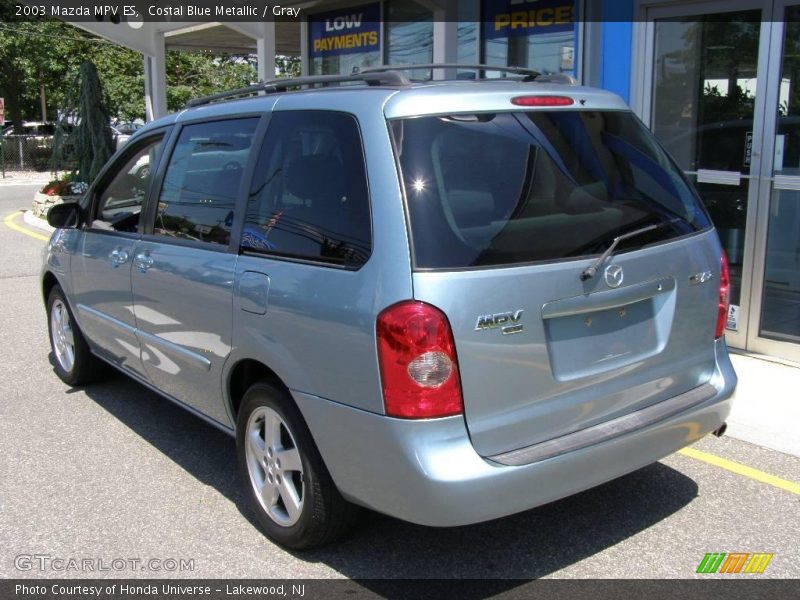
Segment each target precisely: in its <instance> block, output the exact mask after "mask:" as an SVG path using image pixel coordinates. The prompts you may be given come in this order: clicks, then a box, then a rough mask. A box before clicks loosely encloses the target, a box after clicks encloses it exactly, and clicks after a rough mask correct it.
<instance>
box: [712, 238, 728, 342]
mask: <svg viewBox="0 0 800 600" xmlns="http://www.w3.org/2000/svg"><path fill="white" fill-rule="evenodd" d="M730 303H731V274H730V270H729V269H728V256H727V255H726V254H725V251H724V250H723V251H722V259H721V265H720V271H719V308H718V309H717V329H716V332H715V333H714V337H716V338H721V337H722V336H723V335H724V334H725V325H726V324H727V323H728V307H729V306H730Z"/></svg>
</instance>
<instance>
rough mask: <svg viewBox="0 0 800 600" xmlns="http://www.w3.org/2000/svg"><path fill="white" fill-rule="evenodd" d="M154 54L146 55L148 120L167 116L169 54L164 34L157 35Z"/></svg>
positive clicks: (145, 90) (145, 75) (145, 101)
mask: <svg viewBox="0 0 800 600" xmlns="http://www.w3.org/2000/svg"><path fill="white" fill-rule="evenodd" d="M154 37H155V40H154V41H155V44H154V49H155V53H154V54H144V55H143V56H144V104H145V113H146V115H147V120H148V121H152V120H154V119H159V118H161V117H163V116H165V115H166V114H167V52H166V47H165V46H164V34H163V33H155V34H154Z"/></svg>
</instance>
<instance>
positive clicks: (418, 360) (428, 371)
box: [377, 301, 464, 419]
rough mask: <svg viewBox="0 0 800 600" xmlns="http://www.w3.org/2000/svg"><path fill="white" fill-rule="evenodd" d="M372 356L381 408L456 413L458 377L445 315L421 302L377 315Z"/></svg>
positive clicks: (412, 413)
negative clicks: (375, 353)
mask: <svg viewBox="0 0 800 600" xmlns="http://www.w3.org/2000/svg"><path fill="white" fill-rule="evenodd" d="M377 335H378V360H379V362H380V368H381V382H382V385H383V402H384V405H385V407H386V414H387V415H389V416H392V417H401V418H406V419H431V418H435V417H447V416H450V415H457V414H461V413H462V412H463V410H464V403H463V401H462V399H461V381H460V378H459V376H458V361H457V359H456V348H455V343H454V342H453V333H452V331H451V330H450V323H449V322H448V321H447V317H446V316H445V315H444V313H442V311H440V310H439V309H437V308H434V307H433V306H431V305H430V304H425V303H424V302H414V301H407V302H401V303H399V304H395V305H394V306H390V307H389V308H387V309H386V310H384V311H383V312H382V313H381V314H380V315H378V322H377Z"/></svg>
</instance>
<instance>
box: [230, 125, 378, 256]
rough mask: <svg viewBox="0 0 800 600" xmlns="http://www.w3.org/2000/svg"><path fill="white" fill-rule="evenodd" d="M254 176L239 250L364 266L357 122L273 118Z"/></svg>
mask: <svg viewBox="0 0 800 600" xmlns="http://www.w3.org/2000/svg"><path fill="white" fill-rule="evenodd" d="M255 173H256V174H255V176H254V178H253V184H252V187H251V189H250V197H249V201H248V205H247V213H246V215H245V226H244V231H243V233H242V241H241V247H242V249H243V250H247V251H254V252H263V253H269V254H274V255H278V256H286V257H293V258H300V259H307V260H313V261H316V262H325V263H330V264H335V265H341V266H345V267H358V266H360V265H362V264H363V263H364V262H366V260H367V258H369V255H370V252H371V248H372V245H371V227H370V211H369V194H368V188H367V177H366V171H365V167H364V151H363V149H362V144H361V136H360V133H359V129H358V124H357V122H356V119H355V117H353V116H352V115H348V114H345V113H340V112H329V111H286V112H276V113H273V115H272V119H271V121H270V124H269V128H268V130H267V135H266V138H265V140H264V146H263V147H262V148H261V152H260V154H259V157H258V163H257V166H256V172H255Z"/></svg>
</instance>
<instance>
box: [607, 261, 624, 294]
mask: <svg viewBox="0 0 800 600" xmlns="http://www.w3.org/2000/svg"><path fill="white" fill-rule="evenodd" d="M623 277H624V274H623V273H622V267H620V266H619V265H611V266H609V267H606V284H607V285H608V287H610V288H617V287H619V286H621V285H622V279H623Z"/></svg>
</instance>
